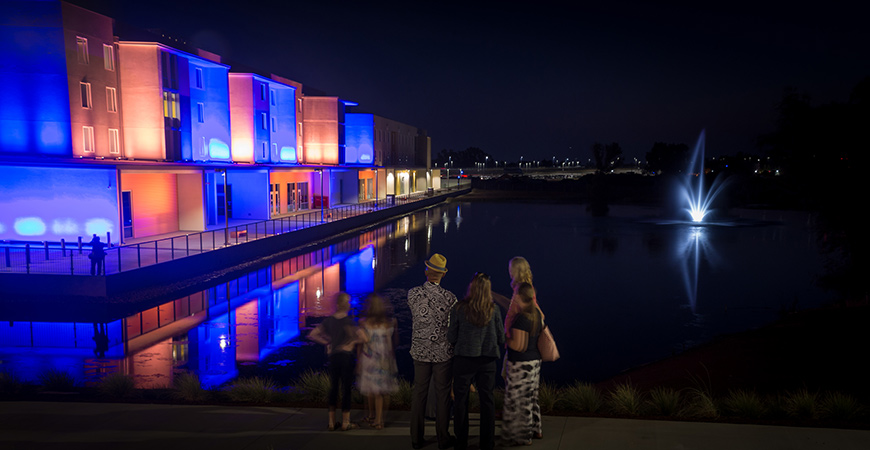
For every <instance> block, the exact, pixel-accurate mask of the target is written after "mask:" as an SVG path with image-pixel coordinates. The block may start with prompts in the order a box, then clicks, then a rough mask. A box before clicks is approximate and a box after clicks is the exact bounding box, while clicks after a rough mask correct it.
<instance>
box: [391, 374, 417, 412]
mask: <svg viewBox="0 0 870 450" xmlns="http://www.w3.org/2000/svg"><path fill="white" fill-rule="evenodd" d="M413 396H414V385H413V384H412V383H411V382H410V381H408V380H406V379H404V378H402V377H399V389H398V390H397V391H396V393H395V394H393V395H391V396H390V401H391V402H392V403H391V404H392V405H394V406H398V407H404V408H410V407H411V399H412V398H413Z"/></svg>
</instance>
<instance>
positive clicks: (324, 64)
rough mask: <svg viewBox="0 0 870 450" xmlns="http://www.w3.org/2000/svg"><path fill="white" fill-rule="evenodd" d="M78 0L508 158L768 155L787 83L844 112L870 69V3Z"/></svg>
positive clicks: (443, 139)
mask: <svg viewBox="0 0 870 450" xmlns="http://www.w3.org/2000/svg"><path fill="white" fill-rule="evenodd" d="M72 3H75V4H78V5H81V6H84V7H86V8H88V9H92V10H94V11H97V12H100V13H103V14H105V15H108V16H111V17H114V18H116V19H118V20H120V21H124V22H127V23H129V24H131V25H135V26H139V27H143V28H161V29H163V30H165V31H166V32H167V33H169V34H176V35H178V36H184V37H187V39H188V40H189V41H188V42H190V43H192V44H193V45H196V46H198V47H201V48H204V49H206V50H209V51H213V52H216V53H219V54H221V55H222V56H224V57H225V58H226V59H229V60H233V61H239V62H241V63H245V64H247V65H250V66H253V67H257V68H260V69H262V71H270V72H273V73H277V74H279V75H283V76H286V77H288V78H291V79H294V80H297V81H299V82H302V83H304V84H306V85H310V86H312V87H315V88H317V89H319V90H322V91H325V92H327V93H329V94H331V95H339V96H341V97H342V98H345V99H348V100H352V101H355V102H358V103H359V104H360V108H358V109H357V111H366V112H373V113H375V114H378V115H381V116H385V117H388V118H391V119H395V120H398V121H401V122H405V123H408V124H412V125H415V126H418V127H420V128H425V129H427V130H428V131H429V135H430V136H432V141H433V144H432V146H433V153H434V152H437V151H439V150H440V149H442V148H448V149H454V150H457V151H458V150H462V149H465V148H466V147H471V146H474V147H480V148H481V149H483V150H484V151H486V152H488V153H490V154H492V155H494V157H495V158H496V159H498V160H504V159H507V160H517V159H519V157H520V155H523V156H524V159H525V160H530V159H550V158H552V157H553V156H555V157H556V158H559V159H564V158H569V157H570V158H572V159H576V158H583V159H586V158H589V157H590V156H591V152H590V147H591V145H592V143H593V142H595V141H600V142H605V143H609V142H619V143H620V145H621V146H622V148H623V149H624V151H625V154H626V156H627V157H628V158H627V159H629V160H630V159H631V157H638V158H642V157H643V155H644V154H645V153H646V152H647V151H648V150H649V149H650V148H651V146H652V144H653V143H654V142H657V141H662V142H669V143H686V144H689V145H692V144H693V143H694V141H695V139H696V138H697V136H698V134H699V133H700V131H701V129H703V128H706V130H707V153H708V155H711V154H712V155H719V154H734V153H736V152H738V151H746V152H756V151H757V149H756V147H755V139H756V137H757V136H758V134H760V133H764V132H769V131H771V129H772V128H773V126H774V120H775V118H776V113H775V109H774V108H775V105H776V103H777V102H778V101H779V99H780V97H781V96H782V92H783V89H784V88H785V87H787V86H794V87H797V88H798V89H800V90H801V91H805V92H807V93H809V94H810V95H811V97H812V99H813V100H814V102H816V103H821V102H831V101H841V102H845V101H847V100H848V96H849V93H850V91H851V89H852V87H854V86H855V85H856V84H857V83H858V82H859V81H860V80H861V79H862V78H864V77H866V76H870V27H868V25H867V17H868V16H867V13H868V12H870V11H868V7H866V6H863V7H858V6H855V5H857V4H858V3H859V2H849V3H852V5H849V3H845V4H841V5H840V6H838V3H837V2H830V1H826V2H815V6H813V7H812V8H810V7H807V6H798V3H799V2H793V1H792V2H788V3H785V2H778V3H782V4H783V5H784V6H783V7H778V6H772V5H770V4H769V2H763V1H756V2H741V1H738V2H728V3H727V4H725V5H724V6H711V5H703V4H701V3H706V2H694V3H695V4H693V3H688V2H654V3H656V4H655V5H653V4H651V3H653V2H643V1H625V0H615V1H607V2H574V3H561V2H524V3H519V2H516V3H514V4H513V5H508V3H509V2H497V3H489V2H481V3H479V4H475V5H473V6H468V5H461V4H454V3H448V2H432V3H429V2H409V3H408V4H400V3H394V2H392V3H391V2H376V3H372V4H366V3H365V2H330V1H325V0H324V1H320V2H293V1H292V0H290V1H258V0H247V1H237V2H220V1H208V2H200V1H179V0H174V1H165V0H149V1H122V0H72ZM469 4H470V2H469ZM762 4H764V5H762Z"/></svg>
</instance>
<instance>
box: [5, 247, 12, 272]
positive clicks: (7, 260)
mask: <svg viewBox="0 0 870 450" xmlns="http://www.w3.org/2000/svg"><path fill="white" fill-rule="evenodd" d="M5 250H6V251H5V253H6V267H12V259H11V258H10V257H9V247H6V248H5Z"/></svg>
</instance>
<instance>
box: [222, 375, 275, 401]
mask: <svg viewBox="0 0 870 450" xmlns="http://www.w3.org/2000/svg"><path fill="white" fill-rule="evenodd" d="M276 391H277V386H276V385H275V383H274V382H273V381H272V380H269V379H267V378H260V377H252V378H242V379H239V380H236V382H235V384H233V385H232V386H230V387H229V388H227V389H226V394H227V396H228V397H229V399H230V400H231V401H234V402H252V403H269V402H271V401H272V399H273V398H274V397H275V393H276Z"/></svg>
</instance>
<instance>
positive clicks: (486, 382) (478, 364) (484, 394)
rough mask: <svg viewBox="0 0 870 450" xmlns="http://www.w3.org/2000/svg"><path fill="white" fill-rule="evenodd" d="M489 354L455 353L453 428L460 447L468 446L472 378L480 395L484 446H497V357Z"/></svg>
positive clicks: (488, 449)
mask: <svg viewBox="0 0 870 450" xmlns="http://www.w3.org/2000/svg"><path fill="white" fill-rule="evenodd" d="M497 359H498V358H492V357H487V356H479V357H476V358H469V357H465V356H454V357H453V395H454V397H455V401H456V403H455V405H454V413H455V414H454V416H453V431H454V432H455V433H456V450H465V449H466V448H468V392H469V389H470V387H471V383H472V381H473V382H474V385H475V386H476V387H477V395H478V397H479V398H480V450H492V449H493V447H495V400H494V399H493V395H492V390H493V388H494V387H495V371H496V360H497Z"/></svg>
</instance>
